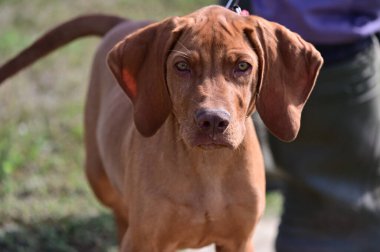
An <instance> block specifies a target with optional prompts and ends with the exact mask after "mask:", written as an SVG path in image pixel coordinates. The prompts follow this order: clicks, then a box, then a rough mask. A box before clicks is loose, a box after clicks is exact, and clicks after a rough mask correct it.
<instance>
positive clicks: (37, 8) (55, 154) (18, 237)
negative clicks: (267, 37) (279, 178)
mask: <svg viewBox="0 0 380 252" xmlns="http://www.w3.org/2000/svg"><path fill="white" fill-rule="evenodd" d="M211 3H213V1H210V0H206V1H205V0H202V1H200V0H192V1H189V0H161V1H158V0H156V1H154V0H145V1H132V0H107V1H104V0H91V1H88V0H65V1H62V0H33V1H29V0H0V64H2V63H4V62H5V61H6V59H8V58H10V57H12V56H13V55H15V54H16V53H17V52H18V51H20V50H21V49H23V48H24V47H25V46H27V45H28V44H30V43H31V42H32V41H33V40H34V39H36V38H37V37H38V36H40V35H41V34H42V33H43V32H44V31H46V30H47V29H48V28H50V27H52V26H54V25H55V24H58V23H60V22H62V21H65V20H67V19H69V18H71V17H74V16H76V15H79V14H84V13H98V12H102V13H113V14H119V15H121V16H124V17H128V18H132V19H145V18H148V19H160V18H163V17H166V16H172V15H182V14H185V13H188V12H190V11H192V10H195V9H197V8H199V7H202V6H204V5H207V4H211ZM98 42H99V39H97V38H85V39H82V40H80V41H76V42H74V43H72V44H70V45H69V46H67V47H65V48H63V49H61V50H59V51H57V52H55V53H53V54H51V55H50V56H48V57H46V58H44V59H43V60H41V61H39V62H38V63H37V64H35V65H33V66H32V67H30V68H28V69H27V70H25V71H23V72H22V73H20V74H18V75H17V76H15V77H13V78H11V79H9V80H7V81H6V82H5V83H4V85H3V86H2V87H1V88H0V251H2V252H7V251H11V252H19V251H20V252H21V251H27V252H33V251H36V252H37V251H41V252H44V251H65V252H66V251H115V250H116V241H115V239H114V237H115V232H114V227H113V220H112V217H111V215H110V214H109V212H108V211H107V210H106V209H104V208H103V207H101V206H100V205H99V204H98V203H97V201H96V200H95V198H94V197H93V195H92V193H91V192H90V190H89V188H88V185H87V182H86V180H85V178H84V175H83V170H82V163H83V144H82V135H83V129H82V111H83V104H84V96H85V93H86V88H87V79H88V73H89V67H90V64H91V60H92V54H93V52H94V51H95V48H96V45H97V43H98ZM269 202H274V203H273V205H278V196H272V197H271V198H270V199H269Z"/></svg>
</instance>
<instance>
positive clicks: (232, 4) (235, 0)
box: [225, 0, 241, 14]
mask: <svg viewBox="0 0 380 252" xmlns="http://www.w3.org/2000/svg"><path fill="white" fill-rule="evenodd" d="M225 7H226V8H227V9H230V10H232V11H234V12H236V13H237V14H240V13H241V8H240V6H239V0H229V1H228V2H227V4H226V6H225Z"/></svg>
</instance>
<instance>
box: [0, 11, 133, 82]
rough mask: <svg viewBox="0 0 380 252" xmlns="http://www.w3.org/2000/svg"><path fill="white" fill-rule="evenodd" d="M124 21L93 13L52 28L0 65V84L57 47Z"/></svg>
mask: <svg viewBox="0 0 380 252" xmlns="http://www.w3.org/2000/svg"><path fill="white" fill-rule="evenodd" d="M124 21H126V19H123V18H121V17H117V16H112V15H102V14H94V15H86V16H79V17H77V18H75V19H72V20H69V21H67V22H65V23H63V24H61V25H59V26H57V27H55V28H53V29H52V30H50V31H48V32H47V33H45V34H44V35H42V36H41V37H40V38H39V39H38V40H37V41H35V42H34V43H33V44H32V45H30V46H29V47H27V48H25V49H24V50H23V51H21V52H20V53H19V54H18V55H16V56H15V57H14V58H12V59H10V60H9V61H8V62H6V63H5V64H4V65H3V66H1V67H0V85H1V83H2V82H3V81H4V80H6V79H7V78H9V77H11V76H12V75H14V74H16V73H17V72H18V71H20V70H21V69H23V68H25V67H27V66H29V65H31V64H32V63H34V62H35V61H37V60H38V59H40V58H42V57H44V56H46V55H47V54H49V53H51V52H52V51H54V50H56V49H57V48H59V47H61V46H64V45H66V44H68V43H70V42H71V41H73V40H75V39H77V38H81V37H84V36H90V35H95V36H104V35H105V34H106V33H107V32H108V31H109V30H111V29H112V28H113V27H115V26H116V25H118V24H119V23H122V22H124Z"/></svg>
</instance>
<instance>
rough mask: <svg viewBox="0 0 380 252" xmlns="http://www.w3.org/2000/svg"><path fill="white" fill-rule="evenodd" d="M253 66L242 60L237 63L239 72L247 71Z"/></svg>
mask: <svg viewBox="0 0 380 252" xmlns="http://www.w3.org/2000/svg"><path fill="white" fill-rule="evenodd" d="M250 68H251V65H250V64H249V63H247V62H245V61H240V62H239V63H238V64H237V69H236V70H237V71H238V72H245V71H247V70H249V69H250Z"/></svg>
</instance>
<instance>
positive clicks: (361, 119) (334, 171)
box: [269, 39, 380, 252]
mask: <svg viewBox="0 0 380 252" xmlns="http://www.w3.org/2000/svg"><path fill="white" fill-rule="evenodd" d="M379 75H380V49H379V45H378V42H377V40H375V39H374V42H373V45H372V46H370V48H366V49H365V50H363V51H362V52H360V53H358V54H357V55H355V56H354V57H353V58H351V59H349V60H347V61H345V62H341V63H338V64H334V65H329V66H326V67H323V69H322V70H321V73H320V76H319V79H318V81H317V84H316V87H315V89H314V91H313V93H312V95H311V98H310V100H309V101H308V103H307V105H306V106H305V109H304V112H303V115H302V124H301V131H300V133H299V136H298V138H297V139H296V141H294V142H292V143H282V142H280V141H278V140H277V139H275V138H273V137H270V140H269V143H270V149H271V150H272V152H273V157H274V159H275V162H276V164H277V166H279V167H280V168H281V169H282V171H283V172H284V173H285V174H286V177H287V179H286V180H285V188H284V211H283V215H282V218H281V224H280V227H279V234H278V237H277V241H276V250H277V251H278V252H351V251H352V252H378V251H380V91H379V87H380V86H379V84H380V79H379Z"/></svg>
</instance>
